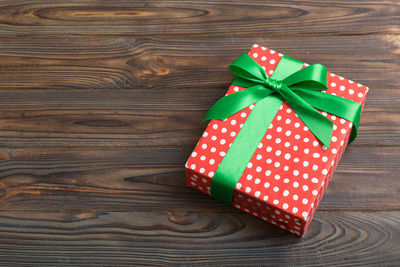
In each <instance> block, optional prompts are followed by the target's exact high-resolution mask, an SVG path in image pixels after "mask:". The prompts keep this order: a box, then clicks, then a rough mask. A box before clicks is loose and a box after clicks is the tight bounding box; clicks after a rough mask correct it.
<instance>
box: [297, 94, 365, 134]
mask: <svg viewBox="0 0 400 267" xmlns="http://www.w3.org/2000/svg"><path fill="white" fill-rule="evenodd" d="M296 94H297V95H299V96H300V97H301V98H303V99H304V100H305V101H307V102H308V103H309V104H310V105H311V106H313V107H314V108H317V109H320V110H323V111H325V112H328V113H331V114H334V115H336V116H338V117H341V118H343V119H346V120H348V121H350V122H351V123H353V127H352V130H351V135H350V139H349V142H352V141H353V140H354V139H355V138H356V136H357V132H358V125H359V124H360V117H361V110H362V106H361V104H360V103H357V102H354V101H351V100H348V99H346V98H342V97H339V96H335V95H331V94H327V93H322V92H318V91H309V90H296Z"/></svg>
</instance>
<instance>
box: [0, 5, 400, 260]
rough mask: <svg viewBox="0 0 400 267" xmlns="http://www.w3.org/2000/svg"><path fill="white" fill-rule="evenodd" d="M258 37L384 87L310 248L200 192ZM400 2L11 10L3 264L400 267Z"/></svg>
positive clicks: (1, 140) (4, 78)
mask: <svg viewBox="0 0 400 267" xmlns="http://www.w3.org/2000/svg"><path fill="white" fill-rule="evenodd" d="M253 43H259V44H262V45H265V46H267V47H269V48H272V49H275V50H277V51H279V52H282V53H285V54H288V55H290V56H292V57H295V58H298V59H300V60H302V61H305V62H308V63H317V62H318V63H321V64H324V65H326V66H327V67H328V69H329V71H331V72H333V73H336V74H338V75H341V76H343V77H346V78H349V79H352V80H354V81H356V82H360V83H363V84H365V85H367V86H369V87H370V92H369V95H368V98H367V102H366V105H365V109H364V114H363V117H362V121H361V126H360V129H359V131H360V132H359V136H358V138H357V139H356V141H355V142H354V143H352V144H351V145H350V146H349V147H348V149H347V150H346V152H345V153H344V155H343V158H342V161H341V162H340V163H339V167H338V169H337V171H336V173H335V175H334V177H333V179H332V182H331V184H330V185H329V187H328V190H327V192H326V194H325V196H324V198H323V200H322V202H321V204H320V206H319V209H318V211H317V213H316V215H315V217H314V220H313V222H312V223H311V226H310V228H309V230H308V232H307V234H306V236H305V237H303V238H297V237H295V236H293V235H291V234H288V233H286V232H284V231H282V230H280V229H278V228H276V227H274V226H271V225H269V224H267V223H265V222H263V221H261V220H259V219H257V218H255V217H253V216H250V215H248V214H244V213H242V212H241V211H239V210H237V209H235V208H233V207H229V206H226V205H224V204H222V203H219V202H217V201H216V200H213V199H211V198H209V197H207V196H205V195H203V194H201V193H199V192H197V191H194V190H193V189H190V188H188V187H186V186H185V177H184V163H185V161H186V159H187V157H188V156H189V154H190V153H191V150H192V149H193V147H194V145H195V144H196V142H197V141H198V138H199V136H200V135H201V133H202V131H203V129H204V127H205V125H204V124H201V120H202V118H203V116H204V114H205V113H206V111H207V110H208V109H209V108H210V107H211V105H212V104H213V103H214V102H215V101H216V100H217V99H219V98H220V97H221V96H222V95H223V94H224V92H225V91H226V89H227V86H228V85H229V84H230V82H231V80H232V78H233V76H232V74H231V73H230V72H229V71H228V69H227V67H228V65H229V64H230V63H231V62H232V61H233V60H234V59H235V58H236V57H237V56H238V55H239V54H241V53H242V52H246V51H248V49H249V48H250V46H251V45H252V44H253ZM399 88H400V4H399V2H398V1H396V0H385V1H371V0H354V1H347V0H339V1H331V0H322V1H317V0H301V1H293V0H285V1H272V0H270V1H222V0H216V1H166V0H165V1H133V0H124V1H120V0H117V1H102V0H101V1H98V0H88V1H80V0H79V1H78V0H73V1H42V0H39V1H25V0H15V1H0V266H34V265H36V266H138V265H151V266H166V265H169V266H177V265H183V266H186V265H190V266H191V265H195V266H221V265H238V266H244V265H249V266H399V265H400V256H399V255H400V179H399V178H400V177H399V173H400V115H399V114H400V91H399Z"/></svg>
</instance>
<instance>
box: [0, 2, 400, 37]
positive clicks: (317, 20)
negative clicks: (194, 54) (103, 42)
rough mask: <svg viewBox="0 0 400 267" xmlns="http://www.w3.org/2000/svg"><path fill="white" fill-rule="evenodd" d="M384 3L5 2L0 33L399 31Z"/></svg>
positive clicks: (393, 9)
mask: <svg viewBox="0 0 400 267" xmlns="http://www.w3.org/2000/svg"><path fill="white" fill-rule="evenodd" d="M399 8H400V7H399V5H398V2H397V1H396V0H387V1H378V2H374V1H368V0H367V1H351V2H349V1H346V0H339V1H334V2H332V1H328V0H324V1H320V0H308V1H294V0H286V1H245V2H244V1H243V2H240V1H204V2H199V1H141V0H136V1H112V2H109V1H96V0H86V1H79V0H73V1H68V2H65V1H34V2H32V1H26V0H22V1H21V0H17V1H12V2H11V1H5V2H3V3H1V5H0V11H1V12H0V17H1V23H2V24H3V25H2V27H1V28H0V34H2V35H38V34H40V35H44V34H45V35H66V34H81V35H82V34H97V35H102V34H103V35H104V34H108V35H110V34H111V35H112V34H133V35H141V36H144V35H155V34H168V35H178V34H179V35H218V36H238V35H239V36H240V35H242V36H243V35H244V36H255V35H259V36H265V35H267V34H268V35H281V36H282V35H288V34H291V35H348V34H353V35H357V34H382V33H384V34H398V33H400V31H399V27H398V26H399Z"/></svg>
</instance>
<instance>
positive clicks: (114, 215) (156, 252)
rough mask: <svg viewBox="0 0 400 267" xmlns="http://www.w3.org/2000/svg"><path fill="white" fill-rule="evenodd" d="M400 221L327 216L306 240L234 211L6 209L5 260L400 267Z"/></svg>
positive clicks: (1, 225)
mask: <svg viewBox="0 0 400 267" xmlns="http://www.w3.org/2000/svg"><path fill="white" fill-rule="evenodd" d="M399 223H400V213H399V212H368V213H359V212H335V213H330V212H321V213H318V214H317V215H316V217H315V219H314V221H313V222H312V224H311V229H310V231H309V232H308V233H307V234H306V236H305V237H304V238H303V239H300V238H297V237H295V236H293V235H291V234H288V233H287V232H284V231H283V230H280V229H278V228H276V227H274V226H271V225H269V224H265V223H264V222H263V221H261V220H259V219H257V218H255V217H253V216H250V215H247V214H244V213H241V214H234V215H232V214H231V213H230V211H228V212H222V213H220V212H215V211H208V212H180V213H179V212H178V213H177V212H170V211H168V210H166V211H164V212H146V211H144V212H136V211H132V212H124V213H120V212H104V213H94V212H75V213H68V212H57V213H52V212H1V213H0V241H1V242H0V251H1V253H0V260H1V262H2V264H4V265H9V266H14V265H15V264H26V265H32V264H36V265H42V266H43V265H46V266H48V264H51V265H52V266H53V265H79V266H86V265H90V266H93V265H96V266H99V265H102V266H104V265H106V266H111V265H112V266H120V265H124V264H126V265H128V264H131V265H132V264H133V265H139V264H148V265H152V266H155V265H156V266H158V265H163V266H164V265H176V264H187V263H194V264H198V265H202V266H204V265H206V266H220V265H222V264H225V265H233V264H238V263H244V262H246V265H260V264H262V265H273V266H288V265H293V264H295V265H296V266H303V265H307V266H321V265H336V266H338V265H339V266H345V265H352V266H355V265H360V266H366V265H377V266H379V265H382V264H383V263H385V265H386V266H395V265H396V264H397V263H398V262H399V260H400V232H399V228H398V225H399ZM261 255H262V256H261Z"/></svg>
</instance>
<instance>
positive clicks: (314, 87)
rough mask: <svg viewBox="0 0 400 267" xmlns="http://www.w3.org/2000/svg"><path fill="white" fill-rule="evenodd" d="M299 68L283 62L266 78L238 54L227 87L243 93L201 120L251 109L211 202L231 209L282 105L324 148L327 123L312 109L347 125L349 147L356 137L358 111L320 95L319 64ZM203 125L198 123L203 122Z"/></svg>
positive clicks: (322, 71)
mask: <svg viewBox="0 0 400 267" xmlns="http://www.w3.org/2000/svg"><path fill="white" fill-rule="evenodd" d="M303 65H304V63H303V62H301V61H298V60H296V59H293V58H291V57H288V56H283V57H282V58H281V60H280V61H279V64H278V66H277V67H276V69H275V71H274V72H273V74H272V76H271V77H268V75H267V74H266V73H265V71H264V69H263V68H262V67H261V66H260V65H259V64H258V63H257V62H256V61H255V60H254V59H252V58H251V57H250V56H249V55H247V54H242V55H241V56H240V57H239V58H238V59H237V60H236V61H235V62H233V63H232V65H230V66H229V70H230V71H231V72H233V73H234V74H235V75H236V77H235V79H234V80H233V82H232V84H234V85H237V86H242V87H247V89H244V90H242V91H239V92H236V93H233V94H230V95H227V96H224V97H222V98H221V99H220V100H218V101H217V102H216V103H215V104H214V105H213V106H212V107H211V109H210V110H209V111H208V112H207V114H206V116H205V117H204V120H211V119H217V120H224V119H226V118H228V117H229V116H231V115H233V114H235V113H237V112H239V111H241V110H242V109H244V108H246V107H248V106H250V105H252V104H255V106H254V108H253V110H252V112H251V113H250V114H249V116H248V118H247V120H246V122H245V123H244V125H243V127H242V129H241V130H240V131H239V133H238V135H237V136H236V138H235V140H234V142H233V143H232V145H231V147H230V148H229V150H228V152H227V153H226V155H225V157H224V158H223V160H222V161H221V163H220V164H219V166H218V169H217V171H216V172H215V174H214V176H213V179H212V180H211V196H212V197H214V198H216V199H219V200H220V201H222V202H225V203H228V204H232V197H233V192H234V189H235V186H236V184H237V182H238V181H239V178H240V177H241V175H242V173H243V172H244V170H245V168H246V166H247V164H248V162H249V161H250V159H251V157H252V156H253V154H254V152H255V151H256V149H257V147H258V144H259V143H260V142H261V139H262V138H263V136H264V135H265V133H266V131H267V129H268V127H269V125H270V124H271V122H272V120H273V119H274V117H275V115H276V113H277V112H278V110H279V107H280V106H281V105H282V103H283V101H286V102H287V103H288V104H289V105H290V107H291V108H292V109H293V110H294V112H296V114H297V115H298V116H299V118H300V119H301V120H302V121H303V122H304V124H305V125H306V126H307V127H308V129H310V131H311V132H312V133H313V134H314V135H315V137H316V138H317V139H318V140H319V141H320V142H321V143H322V144H323V145H325V146H326V147H329V145H330V142H331V138H332V131H333V123H332V121H330V120H329V119H328V118H326V117H325V116H323V115H322V114H321V113H320V112H318V111H317V110H316V109H320V110H323V111H326V112H328V113H331V114H334V115H336V116H338V117H342V118H344V119H346V120H348V121H351V122H352V123H353V128H352V131H351V135H350V142H351V141H353V140H354V138H355V137H356V135H357V129H358V124H359V121H360V116H361V105H360V104H359V103H357V102H354V101H351V100H348V99H345V98H342V97H338V96H335V95H331V94H327V93H324V92H321V91H324V90H326V89H327V88H328V87H327V81H326V79H327V70H326V67H325V66H323V65H320V64H314V65H311V66H308V67H306V68H303ZM204 120H203V121H204Z"/></svg>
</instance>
